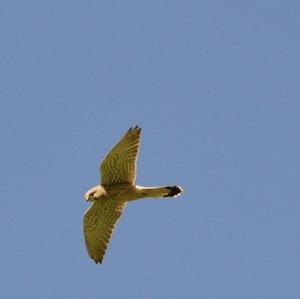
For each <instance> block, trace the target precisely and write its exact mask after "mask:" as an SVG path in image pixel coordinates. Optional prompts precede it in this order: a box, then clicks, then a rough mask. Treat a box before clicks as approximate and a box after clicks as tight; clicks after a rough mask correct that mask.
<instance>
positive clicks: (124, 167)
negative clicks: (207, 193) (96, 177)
mask: <svg viewBox="0 0 300 299" xmlns="http://www.w3.org/2000/svg"><path fill="white" fill-rule="evenodd" d="M140 135H141V128H139V127H138V126H136V127H134V128H130V129H129V130H128V131H127V132H126V134H125V135H124V136H123V138H122V139H121V140H120V141H119V142H118V143H117V144H116V145H115V147H114V148H113V149H112V150H111V151H110V152H109V153H108V154H107V155H106V157H105V158H104V160H103V161H102V163H101V166H100V173H101V178H102V181H101V185H97V186H95V187H93V188H92V189H90V190H89V191H87V192H86V193H85V198H86V200H87V201H91V202H92V205H91V206H90V207H89V208H88V209H87V210H86V212H85V214H84V219H83V226H84V237H85V243H86V247H87V251H88V254H89V256H90V257H91V258H92V259H93V260H94V261H95V262H96V263H99V262H100V263H101V262H102V260H103V256H104V254H105V251H106V248H107V245H108V243H109V240H110V238H111V235H112V232H113V229H114V227H115V225H116V222H117V220H118V219H119V218H120V216H121V215H122V212H123V210H124V208H125V206H126V203H127V202H128V201H132V200H136V199H140V198H145V197H174V196H178V195H180V194H181V193H182V192H183V189H182V188H181V187H180V186H161V187H141V186H137V185H135V177H136V163H137V157H138V152H139V143H140Z"/></svg>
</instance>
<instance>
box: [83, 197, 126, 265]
mask: <svg viewBox="0 0 300 299" xmlns="http://www.w3.org/2000/svg"><path fill="white" fill-rule="evenodd" d="M125 205H126V203H124V202H116V201H114V200H101V199H99V200H96V201H94V202H93V204H92V206H91V207H90V208H89V209H88V210H87V211H86V212H85V214H84V218H83V230H84V238H85V244H86V247H87V251H88V254H89V256H90V257H91V258H92V259H93V260H94V261H95V262H96V263H101V262H102V260H103V256H104V254H105V251H106V248H107V246H108V243H109V240H110V238H111V235H112V232H113V230H114V227H115V225H116V222H117V220H118V219H119V218H120V216H121V215H122V211H123V209H124V208H125Z"/></svg>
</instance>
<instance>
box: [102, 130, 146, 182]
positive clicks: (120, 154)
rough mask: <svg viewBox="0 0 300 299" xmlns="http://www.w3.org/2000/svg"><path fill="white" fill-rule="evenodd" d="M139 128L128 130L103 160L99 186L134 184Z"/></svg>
mask: <svg viewBox="0 0 300 299" xmlns="http://www.w3.org/2000/svg"><path fill="white" fill-rule="evenodd" d="M140 134H141V128H139V127H138V126H136V127H134V128H130V129H129V130H128V131H127V133H126V134H125V135H124V136H123V137H122V139H121V140H120V141H119V142H118V143H117V144H116V145H115V146H114V147H113V149H112V150H111V151H110V152H109V153H108V154H107V155H106V157H105V158H104V159H103V161H102V163H101V166H100V172H101V185H104V186H107V185H115V184H121V183H128V184H134V182H135V177H136V163H137V158H138V152H139V144H140Z"/></svg>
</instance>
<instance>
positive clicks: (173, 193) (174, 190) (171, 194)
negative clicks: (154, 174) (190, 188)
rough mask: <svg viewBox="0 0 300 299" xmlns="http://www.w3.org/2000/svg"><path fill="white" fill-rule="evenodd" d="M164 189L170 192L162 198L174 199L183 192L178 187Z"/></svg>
mask: <svg viewBox="0 0 300 299" xmlns="http://www.w3.org/2000/svg"><path fill="white" fill-rule="evenodd" d="M166 189H168V190H170V192H169V193H168V194H166V195H165V196H164V197H174V196H178V195H180V194H181V193H182V192H183V189H182V188H181V187H180V186H168V187H166Z"/></svg>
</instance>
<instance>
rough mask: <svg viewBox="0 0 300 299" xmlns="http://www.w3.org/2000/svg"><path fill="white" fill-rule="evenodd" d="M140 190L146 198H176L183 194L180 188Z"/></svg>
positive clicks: (168, 187) (163, 187)
mask: <svg viewBox="0 0 300 299" xmlns="http://www.w3.org/2000/svg"><path fill="white" fill-rule="evenodd" d="M138 189H139V190H140V191H141V192H142V193H143V194H144V196H145V197H175V196H179V195H180V194H181V193H182V192H183V189H182V188H181V187H180V186H162V187H138Z"/></svg>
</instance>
